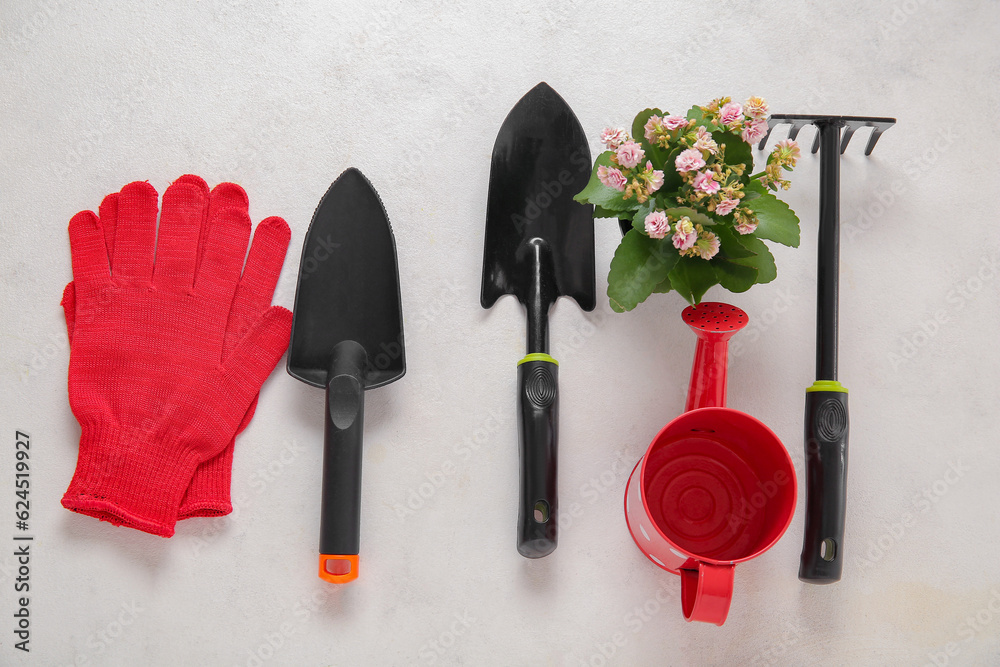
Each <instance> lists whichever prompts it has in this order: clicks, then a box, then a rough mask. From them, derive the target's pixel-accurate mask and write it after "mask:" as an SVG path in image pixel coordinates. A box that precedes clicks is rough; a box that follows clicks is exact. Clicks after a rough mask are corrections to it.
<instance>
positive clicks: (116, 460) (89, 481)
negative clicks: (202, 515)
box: [62, 423, 201, 537]
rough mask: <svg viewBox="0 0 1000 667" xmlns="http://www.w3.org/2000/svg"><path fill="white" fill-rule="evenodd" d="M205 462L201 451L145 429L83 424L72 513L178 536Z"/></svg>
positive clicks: (69, 501) (68, 503)
mask: <svg viewBox="0 0 1000 667" xmlns="http://www.w3.org/2000/svg"><path fill="white" fill-rule="evenodd" d="M200 462H201V458H200V454H199V453H198V451H197V448H196V447H191V446H189V445H188V443H185V442H182V441H176V440H170V439H169V438H162V437H160V436H158V435H156V434H153V433H150V432H148V431H142V430H140V429H128V428H121V427H118V426H116V425H112V424H107V423H88V424H84V425H83V426H82V433H81V435H80V454H79V456H78V458H77V463H76V472H75V473H74V474H73V479H72V481H71V482H70V485H69V489H67V490H66V494H65V495H64V496H63V499H62V505H63V507H65V508H66V509H68V510H72V511H74V512H79V513H80V514H86V515H87V516H92V517H94V518H96V519H100V520H101V521H108V522H110V523H112V524H114V525H116V526H128V527H129V528H135V529H137V530H141V531H143V532H146V533H152V534H153V535H160V536H162V537H170V536H171V535H173V534H174V524H175V523H176V522H177V516H178V511H179V509H180V505H181V500H182V499H183V498H184V493H185V491H186V490H187V487H188V484H189V483H190V482H191V478H192V477H193V476H194V472H195V469H196V468H197V466H198V464H199V463H200Z"/></svg>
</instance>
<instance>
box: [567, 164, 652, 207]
mask: <svg viewBox="0 0 1000 667" xmlns="http://www.w3.org/2000/svg"><path fill="white" fill-rule="evenodd" d="M601 166H605V167H616V168H617V165H616V164H615V163H613V162H612V161H611V151H604V152H603V153H601V154H600V155H598V156H597V159H596V160H595V161H594V170H593V171H592V172H591V174H590V181H589V182H588V183H587V187H585V188H584V189H583V190H581V191H580V192H578V193H577V194H576V196H575V197H573V200H574V201H578V202H580V203H581V204H593V205H594V206H599V207H601V209H602V210H603V211H605V212H607V211H627V210H630V209H634V208H635V207H636V206H637V205H638V202H637V201H636V200H635V199H634V198H632V199H629V200H627V201H626V200H625V199H623V198H622V195H623V194H624V193H621V192H618V191H617V190H615V189H613V188H609V187H608V186H606V185H604V184H603V183H601V180H600V179H599V178H597V168H598V167H601Z"/></svg>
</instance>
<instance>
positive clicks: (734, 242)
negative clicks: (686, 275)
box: [712, 225, 755, 289]
mask: <svg viewBox="0 0 1000 667" xmlns="http://www.w3.org/2000/svg"><path fill="white" fill-rule="evenodd" d="M712 232H713V233H714V234H715V235H716V236H718V237H719V255H718V257H719V258H722V259H740V258H743V257H753V256H754V254H755V253H754V252H753V251H752V250H750V249H749V248H747V247H746V246H744V245H743V244H741V243H740V242H739V239H737V235H736V232H734V231H733V230H732V228H731V227H727V226H726V225H717V226H716V227H714V228H713V229H712ZM713 261H717V260H713ZM727 289H728V288H727Z"/></svg>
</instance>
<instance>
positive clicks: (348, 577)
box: [319, 554, 358, 584]
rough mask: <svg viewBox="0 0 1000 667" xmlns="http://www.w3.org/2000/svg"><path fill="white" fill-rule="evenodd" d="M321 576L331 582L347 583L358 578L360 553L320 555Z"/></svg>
mask: <svg viewBox="0 0 1000 667" xmlns="http://www.w3.org/2000/svg"><path fill="white" fill-rule="evenodd" d="M319 578H320V579H322V580H324V581H329V582H330V583H331V584H346V583H348V582H351V581H354V580H355V579H357V578H358V555H357V554H353V555H350V554H348V555H333V554H320V555H319Z"/></svg>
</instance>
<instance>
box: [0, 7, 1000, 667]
mask: <svg viewBox="0 0 1000 667" xmlns="http://www.w3.org/2000/svg"><path fill="white" fill-rule="evenodd" d="M998 10H1000V6H998V3H996V2H971V1H962V2H943V1H934V0H926V1H921V0H898V1H896V2H885V3H881V2H846V1H843V0H834V1H832V2H781V3H759V2H754V3H751V2H743V1H736V0H728V1H722V2H717V3H687V4H685V5H681V4H678V3H656V2H644V3H630V4H628V5H626V4H610V3H590V2H583V1H581V0H578V1H575V2H560V3H542V2H528V1H523V0H511V1H508V2H499V3H485V2H483V3H471V4H460V3H452V2H446V1H444V0H433V1H431V2H427V3H420V5H419V6H417V3H412V4H411V3H400V2H392V3H389V4H388V5H387V6H377V5H375V4H370V3H364V2H341V1H336V2H320V1H319V0H299V1H297V2H288V3H277V2H257V1H254V0H245V1H244V0H203V1H201V2H190V3H179V2H178V3H166V2H146V3H113V2H90V1H88V2H67V1H65V0H33V1H23V0H18V1H13V0H12V1H8V2H5V3H3V5H2V7H0V65H2V66H0V90H2V94H0V114H2V116H0V119H2V123H0V155H3V157H4V159H3V164H2V166H0V229H2V242H0V269H2V272H3V275H2V280H3V289H2V292H0V294H2V299H3V302H2V303H3V309H2V317H0V334H2V344H0V356H2V362H3V363H2V375H0V383H2V384H0V402H2V405H3V410H2V418H0V426H2V428H0V432H2V434H3V435H2V447H0V491H2V493H0V517H5V518H4V519H3V520H0V526H2V528H0V542H2V543H3V544H5V545H6V546H2V547H0V554H2V555H0V619H4V620H0V664H4V665H29V664H31V665H248V666H253V665H258V666H260V665H344V666H354V665H556V666H566V667H577V666H579V665H589V666H593V667H598V666H600V665H643V666H645V665H649V666H654V665H748V664H749V665H755V664H756V665H764V664H780V665H924V664H938V665H943V664H950V665H996V664H998V663H1000V568H998V565H997V554H998V547H1000V520H998V517H1000V513H998V506H1000V502H998V499H1000V496H998V488H1000V485H998V483H997V480H998V479H1000V455H998V454H997V436H996V434H997V433H998V432H1000V417H998V411H997V408H996V406H997V400H998V389H1000V382H998V373H1000V345H998V343H997V341H998V338H997V328H998V326H1000V299H998V296H997V294H998V289H997V286H998V276H997V261H998V258H1000V239H998V235H997V231H996V229H997V216H996V202H997V201H998V196H1000V192H998V179H997V173H996V172H997V169H996V156H997V154H998V152H1000V141H998V138H997V130H996V128H997V117H998V97H1000V96H998V88H997V81H998V76H1000V68H998V47H997V39H996V38H997V25H998V18H1000V17H998V13H1000V12H998ZM541 80H545V81H547V82H548V83H549V84H550V85H552V86H553V87H554V88H555V89H556V90H557V91H558V92H559V93H560V94H562V96H563V97H564V98H565V99H566V100H567V101H568V102H569V103H570V104H571V105H572V107H573V109H574V110H575V111H576V113H577V115H578V116H579V118H580V120H581V122H582V123H583V125H584V127H585V129H586V130H587V132H588V134H589V135H590V136H592V137H596V135H597V134H598V133H599V131H600V130H601V128H603V127H604V126H605V125H609V124H628V123H630V122H631V119H632V117H633V115H634V114H635V113H636V112H637V111H639V110H641V109H642V108H644V107H646V106H659V107H661V108H664V109H669V110H671V111H679V112H683V111H684V110H686V109H687V108H689V107H690V106H691V105H692V104H694V103H706V102H707V101H709V100H711V99H712V98H713V97H715V96H718V95H732V96H734V97H735V98H737V99H745V98H746V97H747V96H749V95H752V94H757V95H762V96H764V97H765V98H767V99H768V100H769V102H770V103H771V105H772V111H774V112H800V113H801V112H813V113H843V114H858V115H884V116H895V117H897V118H898V120H899V122H898V125H897V126H896V127H894V128H893V129H892V130H891V131H889V132H888V133H887V134H885V135H884V136H883V138H882V140H881V142H880V143H879V145H878V147H877V149H876V151H875V153H874V154H873V155H872V156H871V158H865V157H864V156H863V146H864V140H865V139H866V136H864V135H862V134H861V133H859V135H858V137H857V138H856V139H855V142H854V143H853V144H852V145H851V146H850V147H849V149H848V150H847V153H846V155H845V156H844V157H843V160H842V196H841V202H842V204H841V207H842V222H843V244H842V256H841V302H840V304H841V336H840V339H841V346H840V359H841V363H840V375H841V380H842V381H843V382H844V384H845V385H846V386H848V387H849V388H850V390H851V422H852V423H851V455H850V484H849V491H850V498H849V522H848V529H847V538H846V549H847V551H846V555H847V563H846V566H845V572H844V578H843V580H842V581H841V582H840V583H838V584H836V585H832V586H826V587H818V586H811V585H807V584H803V583H801V582H799V581H798V579H797V577H796V573H797V567H798V555H799V548H800V543H801V537H802V530H803V528H802V526H803V513H804V512H803V510H804V491H805V484H804V469H803V455H802V452H801V450H802V406H803V390H804V388H805V387H806V386H808V385H809V384H810V383H811V381H812V379H813V378H812V372H813V356H814V346H813V341H814V332H813V328H814V313H815V299H814V290H815V262H816V211H817V197H818V181H819V173H818V162H817V160H816V159H815V158H814V157H812V156H808V155H806V156H804V158H803V159H802V161H801V163H800V167H799V168H797V169H796V171H795V172H794V174H793V175H792V176H791V180H792V182H793V188H792V190H791V191H789V192H787V193H786V194H785V195H784V196H785V198H786V199H787V201H788V202H789V203H790V205H791V206H792V207H793V208H794V209H795V210H796V211H797V212H798V213H799V215H800V216H801V217H802V220H803V224H802V227H803V240H802V245H801V247H800V248H799V249H797V250H794V249H789V248H784V247H775V248H774V254H775V257H776V258H777V263H778V278H777V280H775V281H774V282H773V283H771V284H768V285H763V286H757V287H754V288H753V289H752V290H751V291H750V292H748V293H745V294H741V295H731V294H729V293H728V292H724V291H722V290H721V289H720V288H714V289H713V290H712V291H710V292H709V294H708V296H707V298H708V299H713V300H723V301H729V302H731V303H734V304H736V305H738V306H740V307H741V308H743V309H744V310H746V312H747V313H748V314H749V316H750V318H751V325H750V328H749V329H748V330H746V331H744V332H743V333H741V334H739V335H738V336H737V337H736V338H735V339H734V341H733V345H734V350H733V351H734V354H733V358H732V359H731V372H730V377H729V396H730V405H731V406H732V407H735V408H738V409H741V410H744V411H747V412H749V413H751V414H753V415H755V416H757V417H758V418H760V419H761V420H763V421H764V422H765V423H767V424H768V425H769V426H771V427H772V428H773V429H774V430H775V432H776V433H777V434H778V435H779V436H780V437H781V438H782V440H783V441H784V442H785V444H786V446H787V447H788V448H789V450H790V452H791V454H792V457H793V459H794V461H795V465H796V471H797V473H798V475H799V482H800V488H799V506H798V508H797V511H796V515H795V518H794V520H793V522H792V524H791V527H790V528H789V530H788V532H787V534H786V535H785V537H784V538H783V539H782V540H781V541H780V542H779V543H778V544H777V545H776V546H775V547H774V548H773V549H772V550H771V551H769V552H768V553H766V554H765V555H764V556H762V557H761V558H759V559H757V560H755V561H752V562H749V563H746V564H743V565H740V566H739V567H738V568H737V572H736V584H735V587H736V590H735V599H734V601H733V604H732V609H731V612H730V615H729V620H728V622H727V623H726V624H725V626H723V627H721V628H719V627H715V626H708V625H701V624H688V623H686V622H685V621H684V619H683V617H682V615H681V612H680V602H679V596H680V591H679V588H680V584H679V580H678V578H677V577H675V576H674V575H672V574H669V573H666V572H663V571H661V570H659V569H657V568H656V567H655V566H653V565H652V564H651V563H650V562H649V561H648V560H646V558H645V557H644V556H643V555H642V554H641V553H640V552H639V551H638V549H636V547H635V545H634V544H633V543H632V540H631V538H630V536H629V534H628V531H627V529H626V526H625V521H624V517H623V513H622V495H623V491H624V485H625V480H626V477H627V475H628V473H629V471H630V470H631V468H632V466H633V465H634V464H635V462H636V461H637V460H638V459H639V457H640V456H641V455H642V453H643V451H644V449H645V447H646V446H647V445H648V443H649V441H650V439H651V438H652V436H653V435H654V434H655V433H656V432H657V430H658V429H659V428H660V427H661V426H662V425H663V424H664V423H666V422H667V421H669V420H670V419H671V418H673V417H674V416H675V415H677V414H678V413H679V412H680V410H681V409H682V407H683V400H684V392H685V387H686V383H687V377H688V373H689V369H690V364H691V358H692V352H693V349H694V337H693V336H692V335H691V333H690V332H689V331H688V330H687V328H686V327H685V326H684V325H683V324H682V323H681V321H680V311H681V309H682V307H683V305H684V304H683V302H682V300H681V299H680V298H679V297H678V296H677V295H675V294H674V295H657V296H655V297H653V298H651V299H650V300H649V301H648V302H647V303H645V304H643V305H641V306H640V307H639V308H638V309H637V310H635V311H633V312H631V313H628V314H623V315H619V314H614V313H612V312H611V310H610V308H609V306H608V303H607V299H606V298H605V297H604V296H603V294H604V291H605V289H606V287H607V282H606V281H607V278H606V276H607V268H608V264H609V262H610V260H611V257H612V255H613V253H614V250H615V247H616V245H617V243H618V239H619V234H618V231H617V227H616V225H615V224H614V222H613V221H610V220H598V221H597V235H596V241H597V253H596V254H597V265H598V271H597V289H598V294H599V295H600V296H599V299H598V307H597V309H596V310H595V311H594V312H592V313H583V312H581V311H580V309H579V308H578V307H576V305H575V304H574V303H573V302H570V301H565V300H564V301H560V302H559V303H558V304H557V306H556V307H555V308H554V309H553V313H552V340H553V354H554V355H555V356H556V357H557V358H559V359H560V361H561V362H562V366H561V370H560V374H561V377H560V382H561V391H562V396H561V405H562V419H561V433H560V440H561V442H560V447H561V457H560V466H561V467H560V480H559V483H560V494H561V502H562V507H563V510H564V517H563V528H562V532H561V539H560V544H559V548H558V549H557V550H556V552H555V553H554V554H553V555H552V556H550V557H548V558H545V559H542V560H537V561H529V560H525V559H523V558H521V557H520V556H518V554H517V552H516V551H515V548H514V519H515V511H516V510H515V504H516V494H517V445H516V434H515V421H514V406H515V394H514V378H515V373H514V363H515V362H516V360H517V359H519V358H520V356H521V355H522V353H523V327H524V324H523V318H522V315H521V310H520V307H519V306H518V304H517V303H516V302H515V301H514V300H513V299H503V300H501V301H500V302H499V303H498V304H497V305H496V306H495V307H494V308H493V309H492V310H491V311H484V310H482V309H481V308H480V306H479V283H480V270H481V262H482V242H483V223H484V215H485V206H486V191H487V184H488V178H489V159H490V152H491V149H492V147H493V142H494V139H495V136H496V132H497V129H498V128H499V126H500V124H501V122H502V121H503V118H504V116H505V115H506V114H507V112H508V110H509V109H510V108H511V107H512V106H513V104H514V103H515V102H516V101H517V100H518V99H519V98H520V96H521V95H523V94H524V93H525V92H527V91H528V90H529V89H530V88H531V87H532V86H534V85H535V84H536V83H538V82H539V81H541ZM776 136H777V137H778V138H780V137H781V136H783V134H780V133H776ZM801 136H802V139H803V140H804V142H803V143H805V144H806V145H807V146H808V143H809V141H811V139H812V131H811V130H804V131H803V133H802V135H801ZM593 148H596V142H595V145H594V146H593ZM351 165H353V166H357V167H359V168H360V169H362V171H364V172H365V174H367V175H368V177H369V178H370V179H371V180H372V182H373V183H374V184H375V186H376V187H377V188H378V190H379V192H380V193H381V196H382V199H383V200H384V202H385V205H386V208H387V209H388V212H389V215H390V217H391V219H392V223H393V229H394V230H395V235H396V241H397V245H398V249H399V266H400V273H401V280H402V302H403V309H404V315H405V327H406V343H407V357H408V372H407V375H406V377H405V378H403V379H402V380H401V381H400V382H398V383H395V384H393V385H391V386H388V387H386V388H384V389H379V390H377V391H373V392H370V393H369V395H368V400H367V406H366V415H367V425H366V427H367V433H366V443H365V445H366V450H365V460H364V493H363V535H362V541H363V554H362V561H361V563H362V570H361V577H360V579H359V580H358V581H356V582H355V583H353V584H351V585H349V586H345V587H341V588H336V587H333V586H331V585H328V584H325V583H323V582H321V581H320V580H319V579H318V578H317V577H316V573H315V568H316V553H315V549H316V541H317V530H318V523H319V486H320V479H319V467H320V455H321V440H322V428H323V422H322V410H323V407H322V406H323V393H322V392H321V391H319V390H315V389H312V388H310V387H307V386H306V385H304V384H301V383H299V382H296V381H294V380H293V379H292V378H290V377H289V376H288V375H287V374H286V373H285V372H284V370H283V363H282V365H281V366H279V369H278V370H276V371H275V373H274V374H273V376H272V377H271V378H270V379H269V380H268V382H267V383H266V384H265V386H264V388H263V391H262V394H261V398H260V405H259V407H258V409H257V415H256V417H255V418H254V420H253V423H252V425H251V426H250V427H249V428H248V429H247V430H246V431H245V432H244V433H243V434H242V435H241V436H240V438H239V441H238V445H237V453H236V460H235V463H234V470H233V493H234V496H235V498H236V499H237V504H238V511H237V512H236V513H234V514H233V515H232V516H230V517H228V518H225V519H216V520H206V519H195V520H190V521H185V522H182V523H181V524H180V525H179V526H178V531H177V534H176V535H175V536H174V537H173V538H171V539H169V540H165V539H162V538H158V537H153V536H150V535H146V534H143V533H139V532H136V531H133V530H128V529H124V528H115V527H113V526H111V525H109V524H107V523H99V522H97V521H95V520H93V519H91V518H88V517H84V516H80V515H76V514H72V513H70V512H68V511H66V510H64V509H63V508H62V507H61V506H60V505H59V499H60V497H61V495H62V493H63V491H64V490H65V487H66V485H67V483H68V481H69V479H70V477H71V476H72V473H73V469H74V465H75V461H76V453H77V440H78V437H79V426H78V425H77V423H76V421H75V420H74V418H73V415H72V414H71V412H70V410H69V406H68V403H67V399H66V369H67V362H68V357H69V350H68V345H67V343H66V338H65V331H64V322H63V316H62V312H61V309H60V307H59V299H60V295H61V292H62V288H63V286H64V285H65V284H66V282H67V281H69V280H70V279H71V271H70V259H69V243H68V238H67V234H66V225H67V223H68V221H69V219H70V217H71V216H72V215H73V214H74V213H75V212H77V211H78V210H80V209H85V208H96V206H97V204H98V203H99V202H100V200H101V197H102V196H103V195H104V194H106V193H108V192H111V191H115V190H117V189H119V188H120V187H121V186H122V185H124V184H125V183H127V182H129V181H132V180H149V182H150V183H152V184H153V185H154V186H155V187H156V188H157V189H158V190H159V191H160V192H161V193H162V191H163V189H164V188H165V187H166V186H167V185H168V184H169V183H170V182H171V181H172V180H173V179H175V178H177V177H178V176H180V175H181V174H184V173H197V174H199V175H201V176H203V177H204V178H205V179H206V180H207V181H209V183H210V184H213V185H214V184H215V183H218V182H220V181H224V180H232V181H235V182H238V183H240V184H241V185H243V186H244V187H245V188H246V190H247V192H248V193H249V195H250V212H251V216H252V218H253V219H254V221H255V222H257V221H259V220H261V219H263V218H264V217H266V216H268V215H281V216H283V217H284V218H285V219H286V220H288V222H289V224H290V225H291V228H292V249H291V250H290V252H289V256H288V259H287V262H286V270H285V272H284V274H283V275H282V278H281V281H280V284H279V286H278V290H277V294H276V297H275V301H276V303H279V304H283V305H286V306H289V307H290V306H291V305H292V300H293V297H294V290H295V275H296V270H297V265H298V255H299V247H300V244H301V242H302V239H303V235H304V233H305V231H306V227H307V225H308V223H309V219H310V216H311V215H312V212H313V209H314V207H315V206H316V203H317V201H318V200H319V197H320V196H321V195H322V194H323V192H324V191H325V190H326V188H327V186H328V185H329V184H330V182H331V181H332V180H333V179H334V178H335V177H336V176H337V174H339V173H340V172H341V171H342V170H343V169H345V168H346V167H348V166H351ZM16 429H20V430H22V431H27V432H29V433H30V434H31V438H32V443H33V449H32V459H31V464H32V478H31V479H32V495H31V502H32V505H31V512H32V517H31V532H32V533H33V534H34V535H35V541H34V543H33V546H32V549H33V559H32V563H31V567H32V569H31V591H30V598H31V601H30V609H31V628H32V638H31V649H32V650H31V653H30V654H22V653H21V652H20V651H16V650H15V649H14V648H13V646H12V644H13V643H14V640H15V638H14V635H13V619H12V614H13V613H14V609H15V599H16V597H17V595H16V594H15V592H14V589H13V586H14V577H15V576H16V573H15V571H14V569H13V566H14V558H13V555H12V554H13V546H12V545H13V542H11V541H10V538H11V537H12V535H13V533H14V532H15V531H14V527H13V523H14V516H13V514H14V500H15V498H14V493H13V466H14V453H13V450H14V433H15V430H16ZM991 434H992V435H991ZM956 469H957V470H960V473H956V472H954V470H956ZM949 471H952V472H949ZM408 506H410V507H412V508H414V509H412V510H406V511H404V508H407V507H408ZM573 508H575V509H573ZM568 510H572V513H569V512H568ZM904 524H905V525H904ZM130 606H132V607H134V609H135V610H136V611H134V612H130V611H128V610H127V609H126V607H130ZM122 623H125V624H124V625H122ZM949 652H950V654H949Z"/></svg>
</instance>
